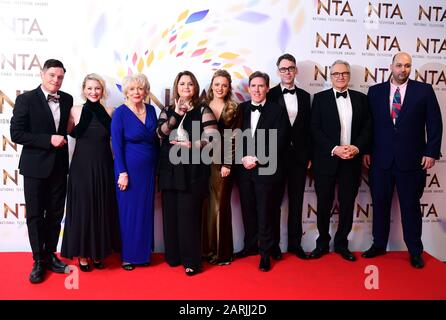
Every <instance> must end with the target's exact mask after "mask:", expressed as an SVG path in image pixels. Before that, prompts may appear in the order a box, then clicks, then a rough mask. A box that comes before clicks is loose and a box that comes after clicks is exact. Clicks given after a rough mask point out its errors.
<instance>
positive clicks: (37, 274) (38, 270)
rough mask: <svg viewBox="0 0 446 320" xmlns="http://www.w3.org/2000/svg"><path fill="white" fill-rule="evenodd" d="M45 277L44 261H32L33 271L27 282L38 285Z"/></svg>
mask: <svg viewBox="0 0 446 320" xmlns="http://www.w3.org/2000/svg"><path fill="white" fill-rule="evenodd" d="M44 276H45V261H44V260H36V261H34V265H33V269H32V271H31V273H30V274H29V281H30V282H31V283H40V282H42V281H43V279H44Z"/></svg>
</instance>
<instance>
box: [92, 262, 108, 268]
mask: <svg viewBox="0 0 446 320" xmlns="http://www.w3.org/2000/svg"><path fill="white" fill-rule="evenodd" d="M93 265H94V267H95V268H96V269H99V270H102V269H105V264H104V261H102V260H93Z"/></svg>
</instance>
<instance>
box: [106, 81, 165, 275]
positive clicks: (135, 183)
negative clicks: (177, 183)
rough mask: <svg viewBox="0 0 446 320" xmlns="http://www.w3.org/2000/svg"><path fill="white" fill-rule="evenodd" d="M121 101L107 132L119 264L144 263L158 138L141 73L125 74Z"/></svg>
mask: <svg viewBox="0 0 446 320" xmlns="http://www.w3.org/2000/svg"><path fill="white" fill-rule="evenodd" d="M122 89H123V93H124V95H125V96H126V102H125V104H123V105H121V106H119V107H118V108H117V109H116V111H115V112H114V114H113V119H112V125H111V131H112V146H113V152H114V155H115V178H116V183H117V191H116V192H117V199H118V209H119V223H120V227H121V239H122V267H123V268H124V269H125V270H127V271H131V270H133V269H135V265H148V264H149V263H150V258H151V252H152V248H153V220H154V197H155V173H156V165H157V159H158V149H159V140H158V137H157V135H156V133H155V130H156V126H157V116H156V113H155V108H154V107H153V106H152V105H150V104H145V103H144V100H145V98H146V97H147V96H148V94H149V90H150V85H149V82H148V80H147V78H146V76H145V75H143V74H136V75H131V76H128V77H125V78H124V80H123V85H122Z"/></svg>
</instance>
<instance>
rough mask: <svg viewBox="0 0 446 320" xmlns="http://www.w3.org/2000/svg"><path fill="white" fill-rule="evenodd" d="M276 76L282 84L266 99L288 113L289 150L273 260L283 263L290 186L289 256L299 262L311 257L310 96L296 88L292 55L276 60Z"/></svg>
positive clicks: (295, 69) (295, 70) (277, 215)
mask: <svg viewBox="0 0 446 320" xmlns="http://www.w3.org/2000/svg"><path fill="white" fill-rule="evenodd" d="M276 65H277V74H278V75H279V77H280V84H278V85H277V86H275V87H274V88H271V89H270V90H269V92H268V94H267V99H268V100H270V101H272V102H275V103H276V104H277V105H279V106H280V107H281V108H283V109H285V110H286V114H287V115H288V120H289V121H288V123H287V127H288V137H287V150H286V152H285V161H284V165H285V171H286V172H287V174H286V177H285V180H284V183H283V185H282V186H281V188H279V189H278V193H279V195H278V197H277V199H278V204H277V207H278V208H277V210H278V214H276V216H275V218H276V221H275V230H274V236H275V245H274V251H273V255H272V257H273V258H275V259H280V258H281V256H282V254H281V251H280V248H279V241H280V205H281V203H282V198H283V194H284V192H285V186H286V185H288V252H291V253H294V254H296V256H297V257H298V258H300V259H307V258H308V256H307V255H306V253H305V252H304V250H303V249H302V246H301V240H302V204H303V200H304V191H305V180H306V176H307V169H308V168H309V167H310V161H309V159H310V135H311V133H310V94H309V93H308V92H306V91H305V90H303V89H301V88H298V87H297V86H296V84H295V83H294V82H295V78H296V75H297V73H298V69H297V66H296V58H294V56H292V55H291V54H289V53H285V54H283V55H281V56H280V57H279V58H278V59H277V63H276Z"/></svg>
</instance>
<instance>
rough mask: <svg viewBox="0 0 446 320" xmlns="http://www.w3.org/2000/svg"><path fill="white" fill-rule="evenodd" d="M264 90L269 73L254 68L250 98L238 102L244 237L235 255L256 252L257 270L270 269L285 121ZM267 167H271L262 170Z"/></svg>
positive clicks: (284, 114)
mask: <svg viewBox="0 0 446 320" xmlns="http://www.w3.org/2000/svg"><path fill="white" fill-rule="evenodd" d="M268 90H269V76H268V75H267V74H266V73H263V72H260V71H256V72H254V73H253V74H251V76H250V77H249V93H250V95H251V100H250V101H246V102H243V103H241V104H240V108H241V110H242V112H243V124H242V128H241V129H242V131H243V137H244V138H243V145H242V146H241V149H242V151H241V154H240V157H241V159H240V160H241V163H242V165H241V166H240V167H239V190H240V204H241V209H242V217H243V226H244V229H245V238H244V249H243V250H242V251H241V252H240V253H238V254H236V257H244V256H247V255H255V254H257V253H260V263H259V269H260V271H269V270H270V268H271V262H270V256H271V254H272V253H273V252H272V251H273V246H274V236H273V221H274V219H273V216H274V214H275V213H276V210H275V205H276V203H277V200H276V199H275V195H276V194H277V188H279V187H280V186H281V184H282V181H283V177H284V172H283V165H282V162H283V152H284V150H285V146H286V135H287V133H286V130H287V124H286V123H287V121H288V120H287V118H286V113H285V112H286V110H285V109H282V108H280V107H279V106H277V105H276V104H275V103H273V102H271V101H267V99H266V94H267V92H268ZM236 148H237V147H236ZM264 155H268V161H264V159H263V158H264V157H263V156H264ZM273 163H274V164H273ZM268 167H272V168H274V169H275V170H264V169H266V168H268Z"/></svg>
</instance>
